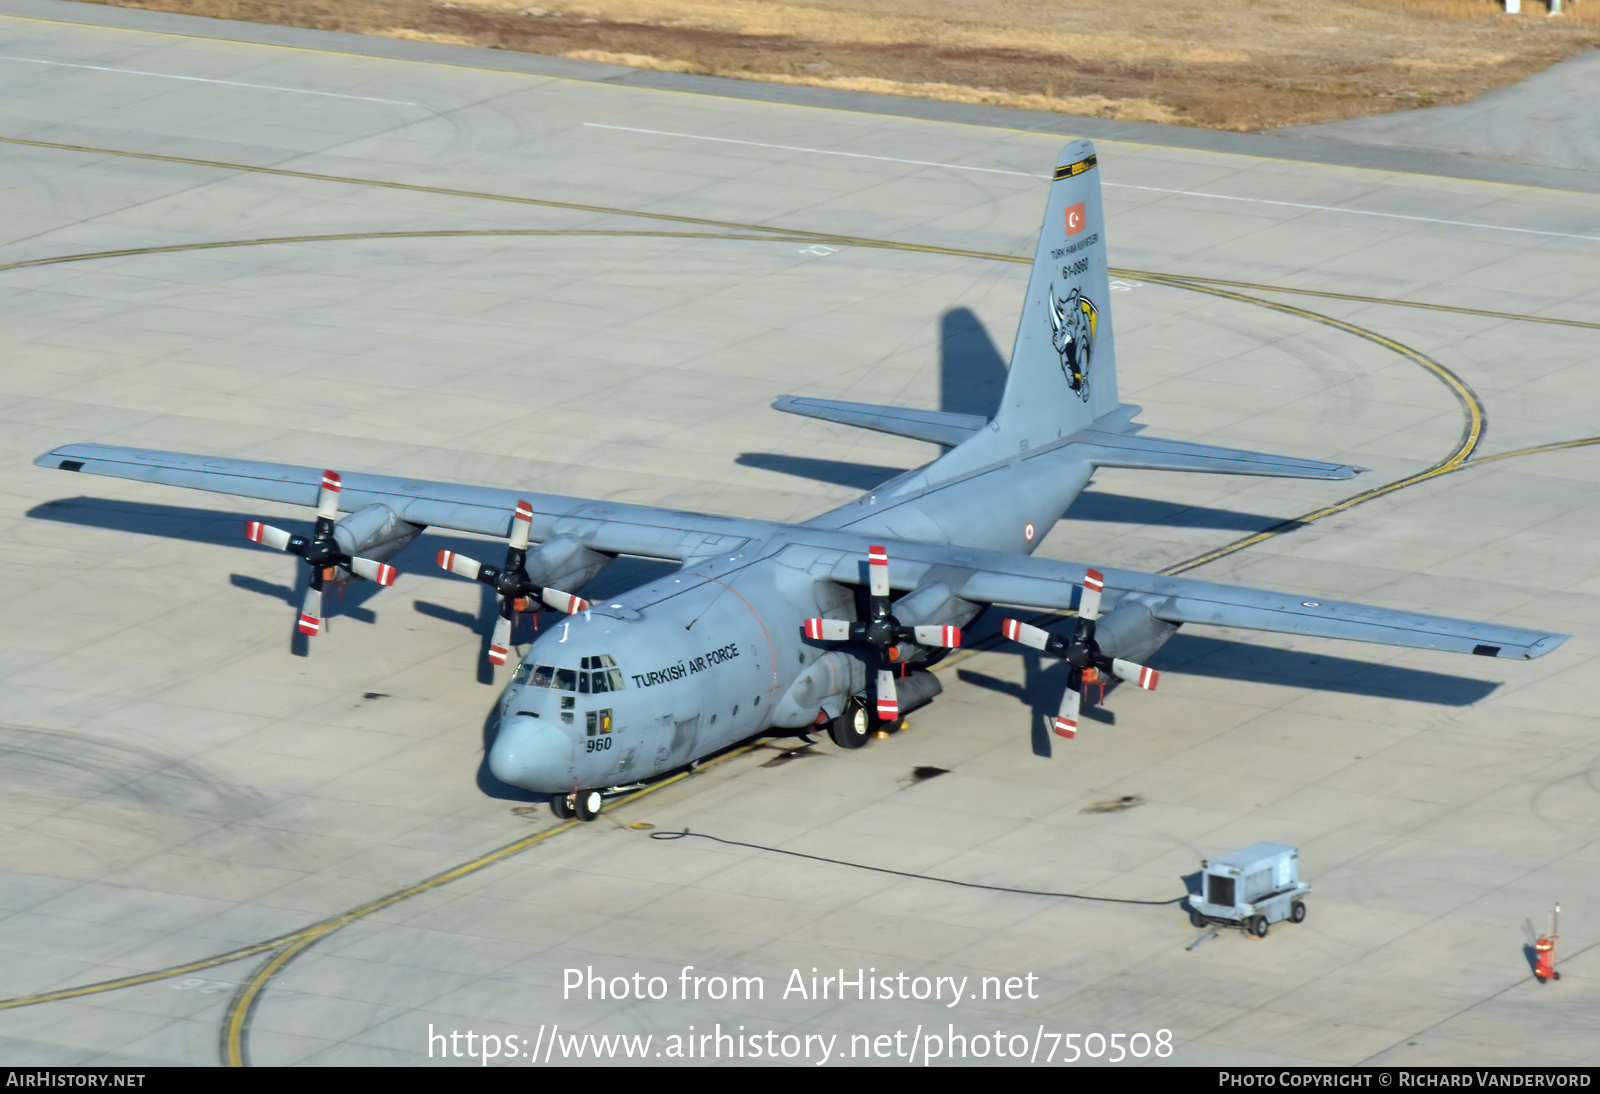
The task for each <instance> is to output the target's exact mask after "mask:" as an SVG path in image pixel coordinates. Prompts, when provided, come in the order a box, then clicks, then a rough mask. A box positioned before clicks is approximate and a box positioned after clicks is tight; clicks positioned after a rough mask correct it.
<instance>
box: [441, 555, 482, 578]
mask: <svg viewBox="0 0 1600 1094" xmlns="http://www.w3.org/2000/svg"><path fill="white" fill-rule="evenodd" d="M435 561H436V562H438V563H439V566H440V567H441V568H442V569H446V570H449V571H450V572H451V573H453V574H458V575H460V576H461V577H464V578H466V579H467V580H469V581H476V580H478V574H479V573H480V572H481V571H482V570H483V563H481V562H479V561H478V560H477V559H475V558H468V557H467V556H466V555H458V554H456V553H455V552H454V551H440V552H439V554H438V557H437V558H436V559H435Z"/></svg>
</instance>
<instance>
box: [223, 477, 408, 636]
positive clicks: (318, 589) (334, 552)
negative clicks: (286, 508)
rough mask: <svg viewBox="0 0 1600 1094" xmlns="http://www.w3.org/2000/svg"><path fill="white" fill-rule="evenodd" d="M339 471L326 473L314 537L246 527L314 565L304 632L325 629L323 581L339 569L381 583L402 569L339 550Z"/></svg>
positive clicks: (255, 524)
mask: <svg viewBox="0 0 1600 1094" xmlns="http://www.w3.org/2000/svg"><path fill="white" fill-rule="evenodd" d="M341 485H342V484H341V482H340V479H339V473H338V472H337V471H324V472H323V473H322V487H321V489H320V490H318V491H317V524H316V527H315V529H314V530H313V531H312V533H311V536H310V538H307V537H305V536H295V535H290V534H289V533H288V532H285V531H284V530H283V529H282V528H274V527H273V526H272V525H270V524H262V523H261V522H260V521H259V520H252V521H250V522H249V523H248V524H246V525H245V526H244V534H245V537H246V538H247V539H249V540H250V541H251V542H253V543H259V544H261V545H262V546H263V547H271V548H272V549H274V550H277V551H287V552H288V553H289V554H291V555H299V556H300V557H301V558H303V559H305V560H306V562H307V564H308V565H310V567H311V581H310V583H309V584H308V585H307V586H306V596H305V600H304V601H303V602H302V603H301V605H300V623H299V626H300V633H301V634H305V635H317V634H320V633H321V632H322V583H323V581H324V580H326V579H328V578H331V577H332V576H333V571H334V569H335V568H339V569H343V570H345V571H347V572H349V573H352V574H354V575H355V576H357V577H364V578H366V579H367V580H368V581H376V582H377V583H378V584H379V585H393V584H394V579H395V578H396V577H397V576H399V572H398V571H397V570H396V569H395V568H394V567H393V566H390V565H389V564H388V563H387V562H374V561H373V560H372V559H370V558H362V557H361V556H359V555H347V554H345V553H344V552H343V551H341V550H340V549H339V544H338V543H337V542H336V541H335V540H334V538H333V525H334V522H335V521H337V520H338V519H339V490H340V487H341Z"/></svg>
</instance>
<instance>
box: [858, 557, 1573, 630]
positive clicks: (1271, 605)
mask: <svg viewBox="0 0 1600 1094" xmlns="http://www.w3.org/2000/svg"><path fill="white" fill-rule="evenodd" d="M889 559H890V569H889V578H890V584H891V586H892V587H893V588H895V589H914V588H916V587H917V586H918V585H921V584H922V583H923V582H924V581H934V580H940V581H943V582H944V583H945V584H947V585H948V586H949V587H950V589H951V591H952V592H954V593H955V595H956V596H958V597H960V598H962V599H963V600H970V601H975V602H978V603H984V604H1011V605H1017V606H1020V607H1026V608H1037V609H1044V610H1050V611H1065V610H1068V609H1070V608H1073V607H1074V606H1075V605H1076V603H1077V598H1078V596H1079V595H1080V593H1079V586H1080V585H1081V584H1082V582H1083V578H1084V572H1085V570H1086V569H1087V567H1086V566H1084V565H1083V564H1082V563H1078V562H1061V561H1057V560H1055V559H1048V558H1036V557H1033V556H1030V555H1011V554H1003V553H1000V552H995V551H979V550H974V549H972V548H967V547H942V546H936V545H933V544H926V543H918V544H912V543H904V544H899V545H896V546H891V547H890V548H889ZM1100 572H1101V573H1102V574H1103V575H1104V577H1105V596H1106V602H1105V603H1106V607H1107V608H1108V609H1109V608H1113V607H1114V606H1115V604H1116V603H1117V601H1118V600H1119V599H1121V598H1122V597H1125V596H1128V595H1130V594H1134V595H1137V596H1138V597H1139V598H1140V599H1141V600H1143V601H1144V602H1145V603H1146V604H1148V605H1149V606H1150V609H1151V612H1152V614H1154V615H1155V616H1156V618H1158V619H1164V620H1166V621H1167V622H1169V623H1203V624H1209V625H1211V626H1217V627H1239V628H1243V629H1246V630H1257V631H1277V632H1279V633H1281V634H1303V635H1310V636H1313V637H1318V638H1348V639H1352V640H1354V641H1358V642H1381V643H1384V644H1386V645H1391V646H1413V647H1417V648H1419V649H1431V650H1448V651H1451V652H1454V653H1475V654H1478V655H1480V656H1484V657H1521V658H1531V657H1542V656H1543V655H1544V654H1547V653H1549V652H1550V651H1551V650H1553V649H1555V648H1556V647H1557V646H1559V645H1561V643H1562V642H1564V641H1566V640H1567V638H1568V637H1569V636H1568V635H1564V634H1550V633H1547V632H1544V631H1533V630H1524V629H1522V628H1520V627H1505V626H1500V625H1498V624H1492V623H1474V622H1472V621H1470V620H1465V619H1448V618H1445V617H1443V616H1435V615H1422V614H1419V613H1417V612H1407V611H1397V610H1395V609H1392V608H1374V607H1368V606H1367V605H1364V604H1347V603H1341V602H1339V601H1334V600H1323V599H1321V598H1319V597H1316V596H1303V595H1295V594H1292V593H1276V592H1268V591H1266V590H1262V589H1244V588H1239V587H1238V586H1233V585H1217V584H1213V583H1211V582H1208V581H1194V580H1192V579H1190V578H1184V577H1166V576H1163V575H1161V574H1147V573H1140V572H1139V571H1137V570H1117V569H1111V568H1103V569H1101V571H1100ZM859 574H860V562H859V560H858V559H856V558H845V559H841V560H839V561H838V562H837V563H836V564H835V566H834V570H833V575H832V576H833V579H834V580H836V581H841V582H846V583H859V582H860V580H861V578H860V576H859Z"/></svg>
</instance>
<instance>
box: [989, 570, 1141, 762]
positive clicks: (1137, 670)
mask: <svg viewBox="0 0 1600 1094" xmlns="http://www.w3.org/2000/svg"><path fill="white" fill-rule="evenodd" d="M1104 591H1105V576H1104V575H1103V574H1101V573H1100V571H1099V570H1090V571H1088V572H1087V573H1086V574H1084V577H1083V597H1082V599H1081V600H1079V602H1078V625H1077V628H1076V630H1075V631H1074V632H1073V635H1072V637H1071V638H1070V639H1066V638H1062V637H1060V636H1059V635H1054V634H1051V633H1050V632H1049V631H1047V630H1044V629H1042V628H1040V627H1035V626H1032V625H1030V624H1028V623H1023V622H1020V621H1018V620H1015V619H1006V620H1004V621H1002V622H1001V624H1000V631H1001V633H1002V634H1004V635H1005V636H1006V637H1007V638H1009V639H1011V640H1012V641H1013V642H1021V643H1022V644H1023V645H1024V646H1032V647H1033V648H1034V649H1036V650H1043V651H1044V652H1045V653H1048V654H1050V655H1051V656H1052V657H1059V658H1061V659H1062V660H1063V661H1065V662H1067V664H1068V665H1070V666H1071V669H1070V670H1069V671H1068V673H1067V691H1066V694H1065V695H1063V696H1062V697H1061V711H1060V713H1058V714H1057V715H1056V720H1055V725H1054V726H1053V727H1052V728H1053V729H1054V730H1055V732H1056V733H1057V735H1059V736H1062V737H1071V736H1073V735H1074V734H1076V733H1077V732H1078V711H1079V708H1080V707H1081V706H1082V703H1083V691H1084V688H1085V687H1088V686H1091V685H1094V684H1099V685H1101V686H1102V687H1104V685H1105V681H1104V679H1103V678H1102V677H1101V675H1100V674H1101V673H1102V672H1109V673H1111V675H1113V676H1115V677H1117V678H1118V679H1120V680H1126V681H1128V682H1129V683H1130V684H1137V685H1139V686H1140V687H1142V688H1144V689H1145V690H1146V691H1154V690H1155V688H1156V683H1157V682H1158V681H1159V680H1160V679H1161V674H1160V673H1159V672H1157V671H1156V670H1155V669H1152V668H1148V667H1146V666H1144V665H1139V664H1135V663H1134V662H1132V661H1124V660H1123V659H1121V658H1120V657H1107V656H1106V655H1105V654H1103V653H1101V652H1100V647H1099V646H1098V645H1096V644H1095V640H1094V629H1095V623H1096V622H1097V621H1098V620H1099V618H1100V597H1101V594H1102V593H1103V592H1104Z"/></svg>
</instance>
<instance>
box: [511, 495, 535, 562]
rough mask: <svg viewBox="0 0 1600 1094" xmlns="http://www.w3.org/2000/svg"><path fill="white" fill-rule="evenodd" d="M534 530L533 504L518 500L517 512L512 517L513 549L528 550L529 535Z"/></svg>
mask: <svg viewBox="0 0 1600 1094" xmlns="http://www.w3.org/2000/svg"><path fill="white" fill-rule="evenodd" d="M532 530H533V506H532V505H531V504H530V503H528V502H525V501H523V500H521V499H520V498H519V499H518V500H517V511H516V514H515V515H514V516H513V517H512V518H511V549H512V550H513V551H526V550H527V549H528V535H529V533H530V532H531V531H532Z"/></svg>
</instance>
